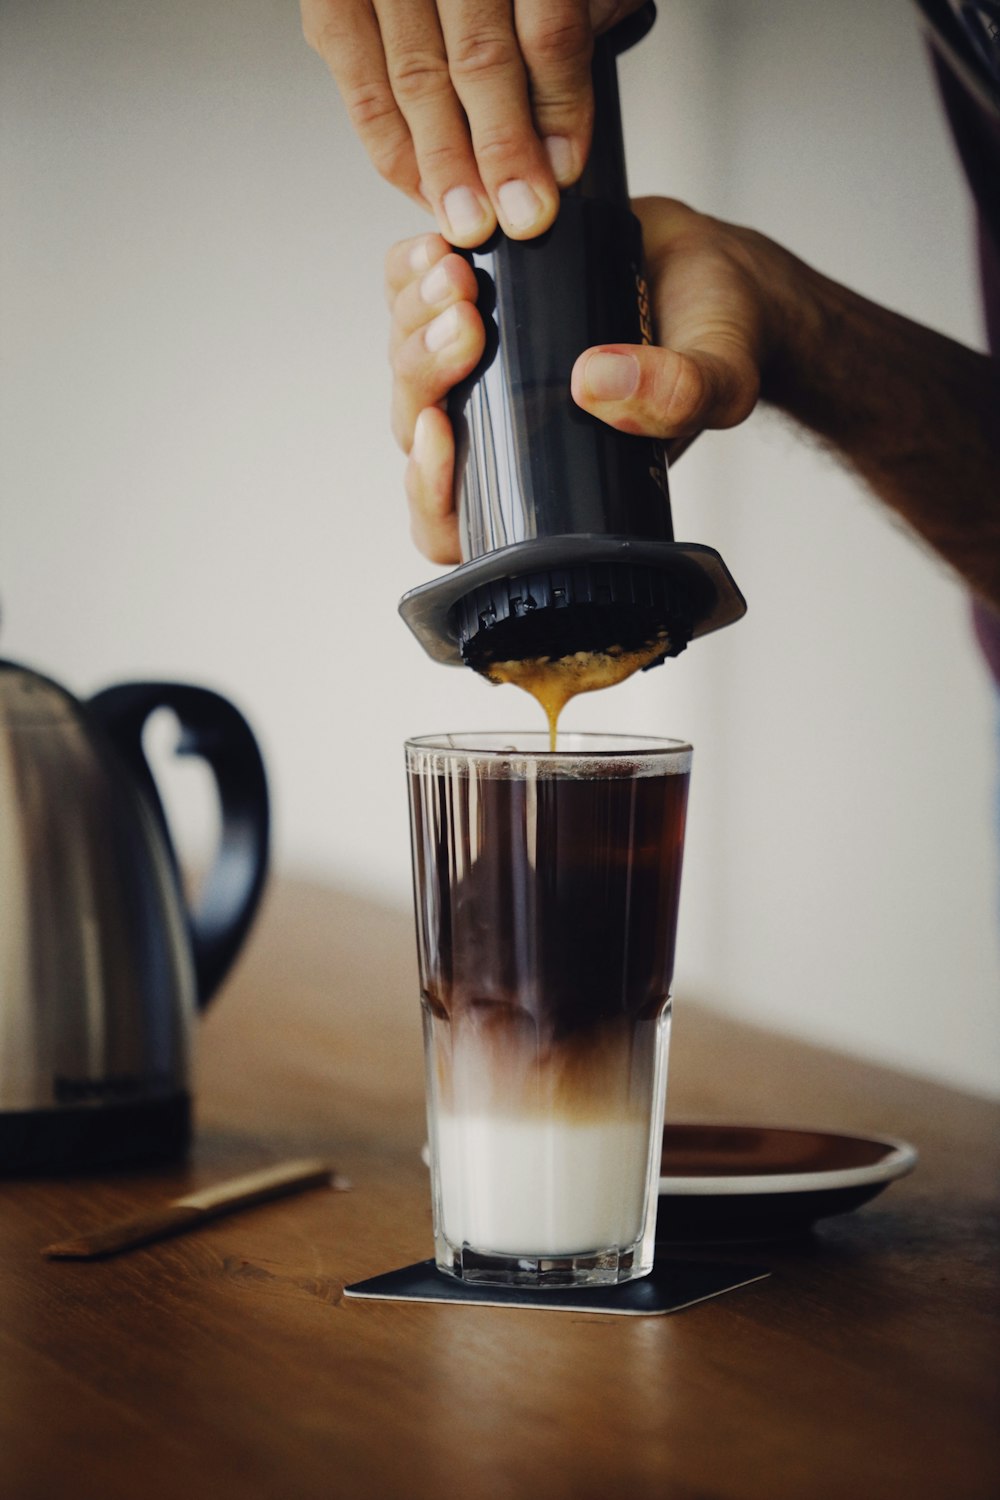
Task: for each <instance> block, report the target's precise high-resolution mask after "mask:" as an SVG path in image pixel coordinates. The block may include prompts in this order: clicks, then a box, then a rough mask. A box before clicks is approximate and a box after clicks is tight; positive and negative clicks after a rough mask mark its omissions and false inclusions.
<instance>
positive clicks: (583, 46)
mask: <svg viewBox="0 0 1000 1500" xmlns="http://www.w3.org/2000/svg"><path fill="white" fill-rule="evenodd" d="M518 34H519V35H520V38H521V44H522V46H523V48H524V55H525V59H526V61H527V62H528V65H529V67H531V66H532V65H536V66H538V65H540V66H542V67H545V66H550V65H553V64H555V65H558V66H563V65H565V64H566V63H577V62H578V63H580V64H583V63H585V62H586V61H587V60H588V59H589V57H590V53H591V47H592V45H593V33H592V32H591V29H590V23H589V21H588V20H587V19H586V18H585V16H584V15H583V14H582V13H581V12H580V11H579V10H574V11H573V12H572V13H570V14H566V13H563V14H562V15H559V14H555V15H553V14H552V12H551V10H545V11H542V12H541V13H536V14H535V15H534V16H532V18H531V20H530V21H528V22H527V23H526V24H524V25H523V26H519V27H518Z"/></svg>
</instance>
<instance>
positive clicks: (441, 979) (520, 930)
mask: <svg viewBox="0 0 1000 1500" xmlns="http://www.w3.org/2000/svg"><path fill="white" fill-rule="evenodd" d="M687 789H688V776H687V773H686V772H683V773H676V774H673V775H665V776H656V775H653V776H645V777H643V776H640V777H638V778H636V779H632V778H630V777H629V776H627V775H621V774H618V775H617V776H616V775H615V774H614V773H613V771H611V772H610V773H609V774H608V775H601V776H596V777H589V776H588V777H581V778H579V779H576V778H572V777H567V778H565V779H564V778H561V777H558V778H556V777H553V778H546V777H537V778H535V777H532V778H529V779H519V778H511V779H499V778H497V779H493V778H482V779H479V780H476V779H474V778H473V779H470V777H469V776H468V774H462V768H461V767H456V768H455V769H454V771H453V772H451V771H448V770H445V771H443V772H442V774H441V775H440V776H433V775H428V776H420V775H418V776H414V777H413V778H412V786H411V794H412V807H413V839H414V842H413V855H414V871H415V876H416V889H417V892H418V902H417V919H418V933H419V952H420V978H421V991H422V996H423V1003H424V1007H425V1016H426V1024H427V1025H428V1026H429V1027H430V1029H431V1034H432V1035H433V1036H434V1037H435V1039H436V1046H437V1051H436V1054H435V1055H436V1057H437V1067H438V1073H439V1077H438V1088H439V1090H440V1094H441V1098H442V1099H443V1100H445V1101H446V1102H447V1104H448V1107H449V1108H457V1107H459V1104H460V1103H462V1101H465V1102H466V1103H467V1104H468V1107H469V1108H472V1107H473V1105H475V1108H477V1109H479V1110H491V1109H511V1110H514V1111H515V1112H519V1113H523V1112H528V1111H529V1110H530V1109H544V1110H545V1111H550V1112H551V1110H553V1109H558V1110H559V1111H560V1112H562V1113H565V1114H567V1115H570V1116H574V1117H589V1116H591V1115H597V1114H600V1113H601V1111H602V1110H605V1111H606V1110H608V1109H610V1108H611V1107H612V1106H614V1109H615V1110H618V1111H619V1112H625V1111H627V1109H628V1108H629V1107H631V1106H630V1103H629V1101H630V1099H632V1092H633V1091H636V1098H637V1099H638V1098H641V1099H643V1100H645V1101H646V1102H645V1106H644V1107H646V1108H648V1099H647V1097H646V1096H647V1094H648V1088H649V1080H650V1076H651V1074H650V1069H651V1067H652V1060H653V1057H654V1042H655V1035H656V1029H657V1024H658V1020H659V1017H660V1015H661V1014H662V1012H663V1009H664V1007H665V1005H666V1003H667V998H668V995H669V992H670V980H671V975H672V972H673V960H674V936H675V930H676V922H677V905H678V896H679V892H680V875H681V854H682V849H683V843H684V821H685V808H686V803H687ZM456 1070H457V1071H456ZM472 1096H475V1097H474V1098H473V1097H472ZM633 1103H634V1100H633ZM463 1107H465V1104H463Z"/></svg>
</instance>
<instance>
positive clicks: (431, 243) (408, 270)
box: [385, 234, 451, 307]
mask: <svg viewBox="0 0 1000 1500" xmlns="http://www.w3.org/2000/svg"><path fill="white" fill-rule="evenodd" d="M450 253H451V246H450V245H449V244H448V241H447V240H446V239H445V238H444V236H443V235H440V234H418V235H416V236H415V238H413V239H410V240H399V241H398V243H397V244H395V245H393V246H392V247H391V248H390V249H389V251H388V253H387V254H386V257H385V300H386V301H387V302H388V304H389V306H390V307H391V306H392V305H393V303H394V302H395V300H396V298H397V297H398V296H399V294H400V292H401V291H402V290H403V288H404V287H405V286H409V284H410V282H411V281H416V280H418V279H419V278H420V277H421V276H423V275H424V274H425V273H426V272H427V271H429V270H430V268H431V266H433V265H435V264H436V263H437V262H438V261H439V260H441V259H442V257H443V256H445V255H448V254H450Z"/></svg>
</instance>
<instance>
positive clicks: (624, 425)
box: [386, 198, 794, 563]
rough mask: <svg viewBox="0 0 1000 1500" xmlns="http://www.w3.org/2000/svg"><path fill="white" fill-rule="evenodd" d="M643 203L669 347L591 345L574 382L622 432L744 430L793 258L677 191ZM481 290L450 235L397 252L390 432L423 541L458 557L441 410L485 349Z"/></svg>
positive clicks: (678, 436)
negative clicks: (678, 198) (680, 198)
mask: <svg viewBox="0 0 1000 1500" xmlns="http://www.w3.org/2000/svg"><path fill="white" fill-rule="evenodd" d="M633 208H634V209H635V211H636V213H637V214H638V216H639V218H640V220H641V222H642V227H643V238H644V242H645V248H646V259H647V264H648V268H649V279H650V292H651V297H652V302H653V310H654V317H655V320H656V324H657V328H658V334H659V338H660V339H661V340H662V343H663V347H655V346H652V345H638V346H635V345H624V344H605V345H601V346H600V347H598V348H593V349H587V350H582V351H581V353H580V356H579V358H578V359H577V361H576V363H575V365H574V367H573V371H572V375H571V376H570V372H568V371H567V382H568V384H569V385H570V389H571V392H572V396H573V399H574V401H576V403H577V405H578V406H581V407H582V408H583V409H584V410H585V411H589V412H591V413H592V414H593V415H594V416H595V417H599V418H600V419H601V421H603V422H607V423H608V424H609V425H610V426H612V427H616V428H618V430H619V431H621V432H629V433H634V434H644V435H646V436H650V437H658V438H663V439H665V440H667V441H668V443H669V442H671V441H673V440H680V445H681V446H686V444H687V442H688V441H690V440H691V439H692V438H693V437H694V436H696V435H697V434H698V433H699V432H700V431H702V430H703V429H705V428H719V427H732V426H735V425H736V424H737V423H738V422H742V421H743V420H744V419H745V418H746V417H748V416H749V415H750V413H751V411H752V410H753V408H754V406H755V404H756V401H757V396H758V393H759V390H760V378H761V370H762V367H763V365H764V363H765V361H766V360H767V359H768V358H769V356H770V353H771V351H772V350H773V349H774V348H775V347H776V344H777V342H778V338H779V334H778V327H777V324H778V309H779V307H780V303H781V299H780V294H779V293H778V292H777V291H776V286H777V285H778V284H780V283H781V282H782V280H783V278H784V279H787V277H788V275H789V269H790V266H791V265H792V264H794V263H793V262H792V261H791V257H786V256H785V252H783V251H781V250H780V249H779V247H778V246H776V245H774V244H772V242H771V241H769V240H766V239H764V237H763V236H762V235H757V234H754V233H752V232H751V231H749V230H744V229H738V228H735V227H734V226H733V225H729V224H723V223H721V222H720V221H719V220H717V219H711V218H709V217H707V216H706V215H704V214H698V213H695V212H694V211H693V210H692V209H690V208H687V207H685V205H684V204H682V203H677V202H674V201H672V200H671V199H667V198H645V199H639V200H638V201H637V202H635V203H634V204H633ZM476 292H477V286H476V278H475V275H474V273H473V271H472V268H471V267H470V266H469V264H468V263H467V262H466V261H465V260H464V259H463V258H462V256H460V255H456V254H455V253H454V252H453V251H452V249H451V247H450V246H449V245H448V243H447V242H446V241H445V240H444V239H442V237H441V236H440V235H434V234H432V235H421V236H419V237H418V238H417V239H413V240H405V241H403V242H402V243H401V244H398V245H395V246H394V247H393V248H392V250H390V252H389V255H388V258H387V261H386V294H387V297H388V301H389V306H390V308H391V311H392V338H391V357H392V365H393V376H394V382H393V396H392V428H393V434H394V436H395V438H396V441H397V442H398V443H399V445H400V446H401V448H402V449H403V451H404V452H405V453H408V454H409V463H408V464H407V467H406V494H407V499H408V502H409V507H410V526H411V532H412V535H413V539H414V541H415V543H416V545H417V547H418V548H419V549H420V551H421V552H423V553H424V554H425V555H426V556H427V557H429V558H430V559H431V561H432V562H438V563H455V562H458V561H460V554H459V545H458V525H457V518H456V515H455V510H454V502H453V474H454V461H455V445H454V438H453V435H452V430H451V423H450V422H449V420H448V417H447V416H446V414H445V412H444V411H443V410H442V409H441V408H442V405H443V403H444V400H445V398H446V396H447V394H448V392H449V391H450V390H451V388H452V386H453V385H455V384H457V382H458V381H460V380H462V379H464V377H465V376H466V375H468V374H469V373H470V372H471V371H472V370H473V369H474V368H475V366H476V364H477V363H478V361H479V358H480V356H481V355H482V352H483V347H484V341H485V335H484V331H483V324H482V320H481V318H480V316H479V313H478V312H477V310H476V307H475V301H476Z"/></svg>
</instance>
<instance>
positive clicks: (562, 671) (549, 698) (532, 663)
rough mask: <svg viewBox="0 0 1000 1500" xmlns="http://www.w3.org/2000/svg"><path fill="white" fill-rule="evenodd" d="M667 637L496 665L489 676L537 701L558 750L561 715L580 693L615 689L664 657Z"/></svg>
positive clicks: (551, 746) (553, 746)
mask: <svg viewBox="0 0 1000 1500" xmlns="http://www.w3.org/2000/svg"><path fill="white" fill-rule="evenodd" d="M666 645H667V638H666V636H665V635H663V636H660V637H659V638H658V639H657V640H655V641H652V642H651V643H649V644H648V645H645V646H640V647H639V648H638V650H635V651H623V650H622V648H621V647H620V646H611V647H610V648H609V649H608V650H607V651H577V652H575V653H574V655H572V656H559V657H555V658H553V657H550V656H536V657H532V658H529V660H527V661H497V662H493V663H492V665H491V666H490V668H489V671H488V672H487V673H486V675H487V677H488V678H489V680H490V681H491V682H498V683H499V682H512V683H513V684H514V686H515V687H519V688H523V689H524V691H525V692H526V693H530V694H531V696H532V697H533V698H536V699H537V700H538V702H539V703H540V704H541V705H542V708H543V709H544V710H545V717H546V718H547V719H548V721H549V748H550V749H551V750H555V748H556V729H557V727H558V723H559V715H560V714H561V713H562V711H563V709H564V708H565V707H566V704H567V703H568V702H569V700H570V699H571V698H575V697H576V695H577V694H578V693H596V692H599V691H600V689H601V688H606V687H614V685H615V683H617V682H624V681H625V679H626V677H631V676H632V674H633V673H634V672H638V671H640V670H641V669H642V668H643V667H648V666H649V665H650V663H652V662H654V661H656V659H657V657H659V656H662V655H663V652H664V649H665V648H666Z"/></svg>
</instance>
